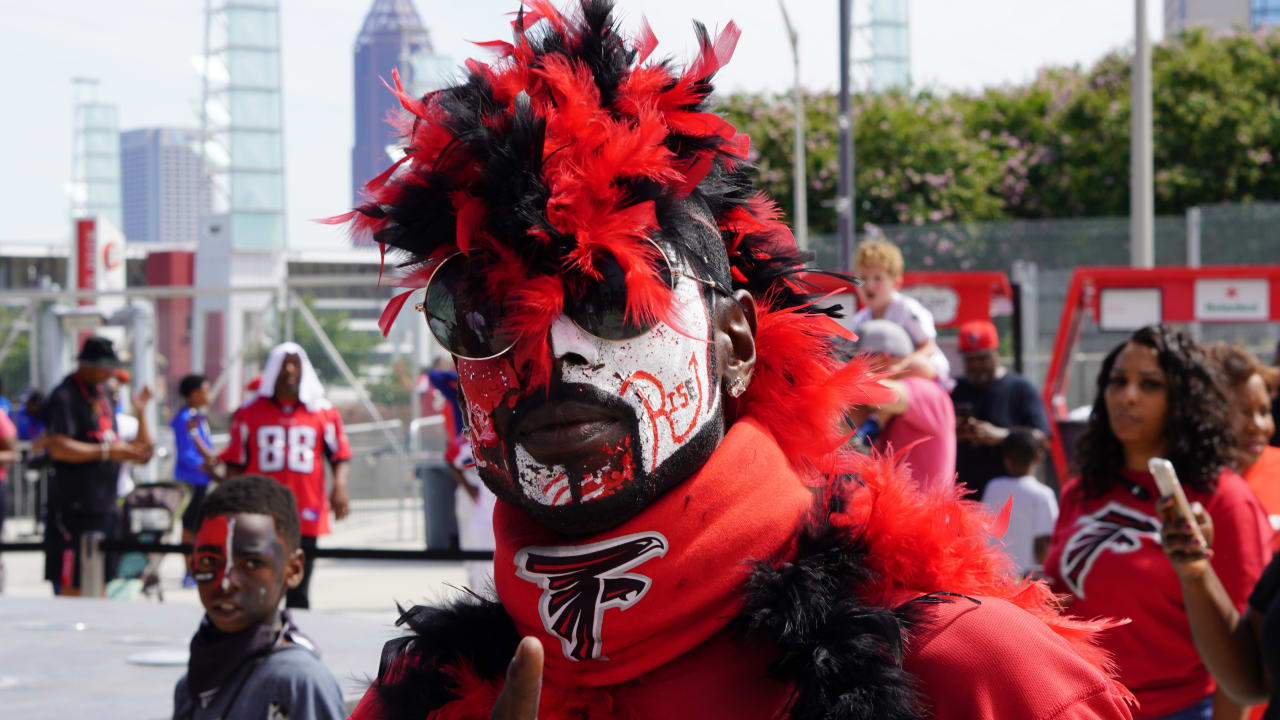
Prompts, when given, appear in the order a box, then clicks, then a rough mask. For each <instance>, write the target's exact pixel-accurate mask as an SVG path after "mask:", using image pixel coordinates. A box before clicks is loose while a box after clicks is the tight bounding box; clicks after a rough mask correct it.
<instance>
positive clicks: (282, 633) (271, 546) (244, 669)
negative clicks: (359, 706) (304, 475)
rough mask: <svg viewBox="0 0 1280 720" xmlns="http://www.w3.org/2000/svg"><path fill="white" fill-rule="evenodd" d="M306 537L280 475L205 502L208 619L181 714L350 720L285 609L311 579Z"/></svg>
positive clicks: (198, 546) (200, 548)
mask: <svg viewBox="0 0 1280 720" xmlns="http://www.w3.org/2000/svg"><path fill="white" fill-rule="evenodd" d="M298 543H299V530H298V509H297V503H296V502H295V501H294V499H293V493H291V492H290V491H289V489H288V488H286V487H285V486H283V485H281V484H280V483H278V482H276V481H275V480H272V479H270V478H265V477H261V476H257V475H244V476H241V477H238V478H234V479H232V480H229V481H227V482H225V483H223V484H222V485H220V486H218V488H217V489H216V490H214V491H213V492H211V493H209V495H208V497H207V498H205V501H204V504H203V505H202V506H201V510H200V521H199V529H198V530H197V531H196V536H195V544H194V548H193V550H194V552H193V553H192V557H191V575H192V577H193V578H194V579H195V581H196V587H197V589H198V590H199V593H200V602H201V604H202V605H204V608H205V617H204V619H203V620H202V621H201V623H200V629H199V630H197V631H196V634H195V636H194V637H193V638H192V639H191V659H190V661H189V663H188V666H187V674H186V675H185V676H183V677H182V679H181V680H179V681H178V685H177V687H176V688H175V689H174V696H173V717H174V720H203V719H204V718H210V719H212V718H289V719H290V720H303V719H315V720H327V719H328V718H342V717H345V714H346V713H345V708H344V706H343V703H342V691H341V690H340V689H339V687H338V683H337V681H336V680H334V678H333V675H332V674H330V673H329V671H328V669H327V668H325V666H324V664H323V663H321V662H320V659H319V657H318V656H317V655H316V651H315V647H314V646H313V645H312V644H311V641H310V640H308V639H307V638H306V636H304V635H302V633H301V632H300V631H299V630H298V628H297V626H295V625H294V624H293V620H292V618H291V617H290V614H289V611H288V610H281V609H280V603H281V601H282V600H283V599H284V595H285V591H286V590H287V589H288V588H291V587H295V586H296V585H297V584H298V582H299V581H301V579H302V565H303V557H302V550H300V549H299V548H298Z"/></svg>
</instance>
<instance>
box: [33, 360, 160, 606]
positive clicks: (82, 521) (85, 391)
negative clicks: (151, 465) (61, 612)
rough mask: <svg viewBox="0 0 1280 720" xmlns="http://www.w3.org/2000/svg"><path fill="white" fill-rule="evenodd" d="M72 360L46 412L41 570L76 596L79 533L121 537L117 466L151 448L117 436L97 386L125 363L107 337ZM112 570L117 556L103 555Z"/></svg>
mask: <svg viewBox="0 0 1280 720" xmlns="http://www.w3.org/2000/svg"><path fill="white" fill-rule="evenodd" d="M76 363H77V365H76V370H75V372H73V373H71V374H70V375H68V376H67V377H66V378H64V379H63V380H62V383H61V384H59V385H58V387H57V388H55V389H54V391H53V392H52V393H50V394H49V399H48V400H47V401H46V402H45V404H44V410H43V415H44V423H45V428H46V433H47V434H48V438H49V440H48V443H49V455H50V457H51V458H52V459H53V475H52V478H51V480H50V483H49V502H48V517H47V518H46V523H45V565H44V575H45V579H46V580H49V581H50V582H52V583H53V591H54V593H55V594H58V595H79V594H80V572H81V568H80V557H79V547H80V537H81V536H82V535H83V534H84V533H86V532H89V531H93V530H97V531H101V532H102V533H103V534H104V535H106V537H107V538H108V539H114V538H116V537H117V536H118V534H119V529H120V515H119V510H118V509H117V507H116V481H117V479H118V478H119V474H120V463H121V462H134V463H145V462H147V461H149V460H150V459H151V448H150V447H149V446H146V445H140V444H135V443H128V442H124V441H122V440H120V438H119V436H118V435H117V432H116V425H115V409H114V408H112V407H111V404H110V402H109V401H108V400H107V397H106V394H105V393H103V392H102V389H101V385H102V383H103V382H105V381H106V380H107V378H108V377H110V376H111V374H112V373H113V372H114V371H116V370H118V369H120V368H121V367H122V365H123V363H121V362H120V358H119V357H118V356H117V355H116V351H115V347H113V346H112V344H111V341H110V340H109V339H107V338H104V337H90V338H88V339H87V340H85V341H84V346H83V347H82V348H81V350H80V354H79V355H78V356H77V357H76ZM114 575H115V557H114V554H108V555H107V567H106V570H105V575H104V577H103V580H104V581H109V580H110V579H111V578H112V577H113V576H114Z"/></svg>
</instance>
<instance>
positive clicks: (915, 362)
mask: <svg viewBox="0 0 1280 720" xmlns="http://www.w3.org/2000/svg"><path fill="white" fill-rule="evenodd" d="M855 265H856V268H857V272H858V276H859V277H861V278H862V285H861V286H860V287H858V289H857V291H858V302H859V303H860V304H861V305H862V308H861V309H859V310H858V312H856V313H854V315H853V318H852V320H851V321H850V324H851V325H852V326H853V327H858V326H859V325H861V324H862V323H864V322H866V321H868V320H889V321H892V322H895V323H897V324H898V325H901V326H902V329H904V330H906V331H907V335H909V336H911V342H912V343H913V344H914V346H915V352H913V353H912V354H911V355H910V356H909V357H907V358H906V359H904V360H903V361H902V362H900V363H899V364H898V366H897V368H898V369H902V370H910V371H911V373H912V374H913V375H920V376H922V377H926V378H931V379H934V380H937V381H938V383H939V384H941V385H942V386H943V387H945V388H948V389H950V387H951V363H949V362H948V361H947V356H946V355H945V354H944V353H943V352H942V349H941V348H939V347H938V343H937V339H938V330H937V328H935V327H934V325H933V313H931V312H929V310H928V309H927V308H925V306H924V305H921V304H920V303H919V302H918V301H917V300H916V299H915V298H911V297H908V296H906V295H903V294H902V293H900V292H898V288H900V287H902V273H903V270H904V263H903V260H902V251H901V250H899V249H898V246H897V245H894V244H893V243H891V242H889V241H887V240H868V241H867V242H864V243H862V244H861V245H859V246H858V256H857V258H856V260H855Z"/></svg>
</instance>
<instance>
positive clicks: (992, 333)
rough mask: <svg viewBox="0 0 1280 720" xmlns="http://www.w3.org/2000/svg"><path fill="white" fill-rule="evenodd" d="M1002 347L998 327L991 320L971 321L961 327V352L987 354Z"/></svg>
mask: <svg viewBox="0 0 1280 720" xmlns="http://www.w3.org/2000/svg"><path fill="white" fill-rule="evenodd" d="M998 347H1000V336H999V335H997V334H996V326H995V325H992V324H991V321H989V320H970V321H969V322H967V323H965V324H963V325H961V326H960V352H962V353H971V352H986V351H987V350H995V349H996V348H998Z"/></svg>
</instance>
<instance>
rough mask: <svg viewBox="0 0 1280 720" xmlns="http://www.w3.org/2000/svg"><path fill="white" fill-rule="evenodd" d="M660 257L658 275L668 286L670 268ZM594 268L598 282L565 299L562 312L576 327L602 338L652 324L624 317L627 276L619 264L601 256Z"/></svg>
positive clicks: (635, 331)
mask: <svg viewBox="0 0 1280 720" xmlns="http://www.w3.org/2000/svg"><path fill="white" fill-rule="evenodd" d="M660 257H663V259H662V260H659V262H658V268H657V269H658V271H659V277H660V278H661V280H662V281H663V282H664V283H666V285H667V287H671V286H672V277H671V268H670V267H668V266H667V263H666V260H665V256H661V255H660ZM595 269H596V271H597V272H599V273H600V276H601V277H600V281H599V283H595V282H593V283H592V284H591V285H590V286H589V287H588V288H586V289H585V291H584V292H582V293H581V297H578V298H573V299H570V300H568V301H567V302H566V307H565V314H567V315H568V316H569V317H570V318H571V319H572V320H573V321H574V322H575V323H577V325H578V327H580V328H582V329H583V330H586V331H587V332H589V333H591V334H592V335H595V336H596V337H600V338H604V339H606V340H627V339H630V338H633V337H636V336H637V335H642V334H644V333H645V332H647V331H648V330H649V328H651V327H653V325H652V324H651V323H641V322H637V321H636V319H635V318H629V317H627V280H626V274H625V273H624V272H623V270H622V266H621V265H619V264H618V262H617V261H616V260H614V259H613V258H612V257H605V258H602V259H600V260H598V261H597V262H596V264H595Z"/></svg>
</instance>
